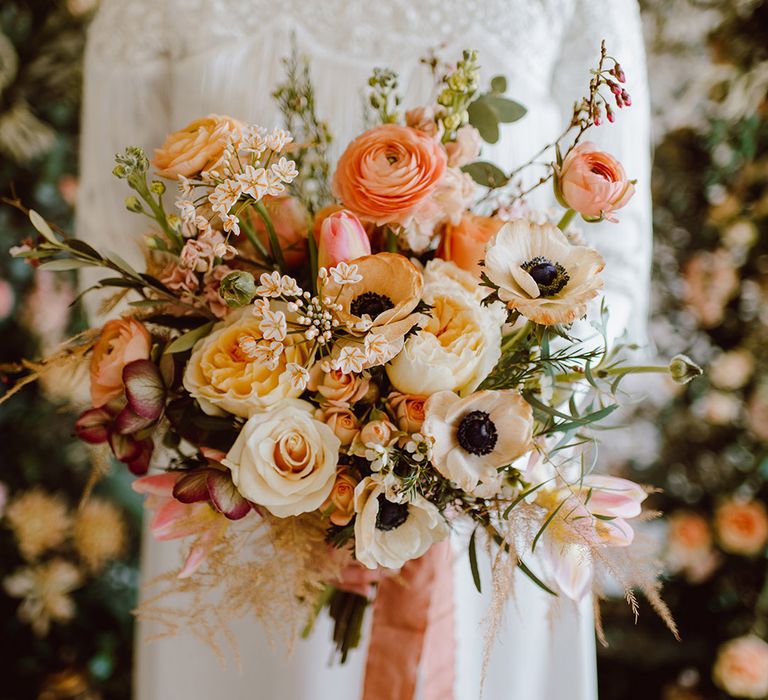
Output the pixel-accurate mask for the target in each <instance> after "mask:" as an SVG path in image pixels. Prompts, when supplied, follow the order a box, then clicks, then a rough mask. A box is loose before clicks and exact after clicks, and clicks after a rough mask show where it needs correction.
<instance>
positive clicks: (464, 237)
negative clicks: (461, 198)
mask: <svg viewBox="0 0 768 700" xmlns="http://www.w3.org/2000/svg"><path fill="white" fill-rule="evenodd" d="M503 225H504V222H503V221H501V220H500V219H494V218H492V217H489V216H477V215H476V214H469V213H468V214H464V216H462V217H461V221H459V223H458V224H456V225H455V226H454V225H452V224H448V225H447V226H446V227H445V232H444V233H443V240H442V243H441V244H440V249H439V250H438V251H437V255H438V257H441V258H443V259H444V260H450V261H451V262H453V263H456V265H458V266H459V267H460V268H461V269H462V270H467V271H468V272H472V273H473V274H475V275H477V276H478V277H479V276H480V261H481V260H482V259H483V258H484V257H485V246H486V245H487V244H488V241H490V240H491V238H493V236H494V235H495V234H496V232H497V231H498V230H499V229H500V228H501V227H502V226H503Z"/></svg>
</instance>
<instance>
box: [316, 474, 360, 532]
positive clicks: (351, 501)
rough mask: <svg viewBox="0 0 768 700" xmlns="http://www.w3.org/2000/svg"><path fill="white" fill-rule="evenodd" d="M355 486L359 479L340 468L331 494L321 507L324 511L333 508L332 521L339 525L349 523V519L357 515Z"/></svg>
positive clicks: (342, 525)
mask: <svg viewBox="0 0 768 700" xmlns="http://www.w3.org/2000/svg"><path fill="white" fill-rule="evenodd" d="M355 486H357V479H355V477H354V476H352V475H351V474H350V473H349V472H348V471H347V470H346V469H343V468H342V469H339V471H338V472H337V474H336V481H335V482H334V484H333V489H332V490H331V495H330V496H329V497H328V500H327V501H326V502H325V503H324V504H323V506H322V508H321V510H323V511H325V510H327V509H328V508H333V511H332V512H331V515H330V521H331V522H332V523H333V524H334V525H336V526H337V527H344V526H345V525H349V521H350V520H352V518H354V517H355Z"/></svg>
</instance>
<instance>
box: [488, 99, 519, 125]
mask: <svg viewBox="0 0 768 700" xmlns="http://www.w3.org/2000/svg"><path fill="white" fill-rule="evenodd" d="M484 99H485V101H486V102H487V103H488V104H489V105H490V106H491V107H492V108H493V110H494V111H495V112H496V114H497V116H498V118H499V121H500V122H503V123H505V124H510V123H511V122H516V121H517V120H518V119H522V118H523V117H524V116H525V115H526V113H527V112H528V110H527V109H526V108H525V107H523V105H521V104H520V103H519V102H515V101H514V100H509V99H507V98H506V97H497V96H495V95H486V96H485V98H484Z"/></svg>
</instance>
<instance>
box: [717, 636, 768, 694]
mask: <svg viewBox="0 0 768 700" xmlns="http://www.w3.org/2000/svg"><path fill="white" fill-rule="evenodd" d="M712 678H713V680H714V681H715V683H716V684H717V685H718V686H719V687H720V688H722V689H723V690H725V692H726V693H728V694H729V695H732V696H733V697H735V698H764V697H765V696H766V695H768V644H766V643H765V642H764V641H763V640H762V639H760V638H759V637H757V636H755V635H752V634H750V635H746V636H744V637H738V638H736V639H732V640H731V641H729V642H726V643H725V644H723V645H722V646H721V647H720V649H719V650H718V654H717V659H716V661H715V665H714V668H713V669H712Z"/></svg>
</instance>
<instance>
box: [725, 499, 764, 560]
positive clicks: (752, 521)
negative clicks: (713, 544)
mask: <svg viewBox="0 0 768 700" xmlns="http://www.w3.org/2000/svg"><path fill="white" fill-rule="evenodd" d="M715 531H716V532H717V539H718V541H719V543H720V546H721V547H722V548H723V549H724V550H725V551H726V552H729V553H731V554H741V555H744V556H755V555H756V554H760V553H761V552H762V551H763V550H764V549H765V545H766V542H768V514H766V510H765V506H764V505H763V504H762V503H760V502H759V501H746V502H743V501H736V500H732V501H726V502H725V503H722V504H721V505H720V506H719V507H718V509H717V512H716V513H715Z"/></svg>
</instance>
